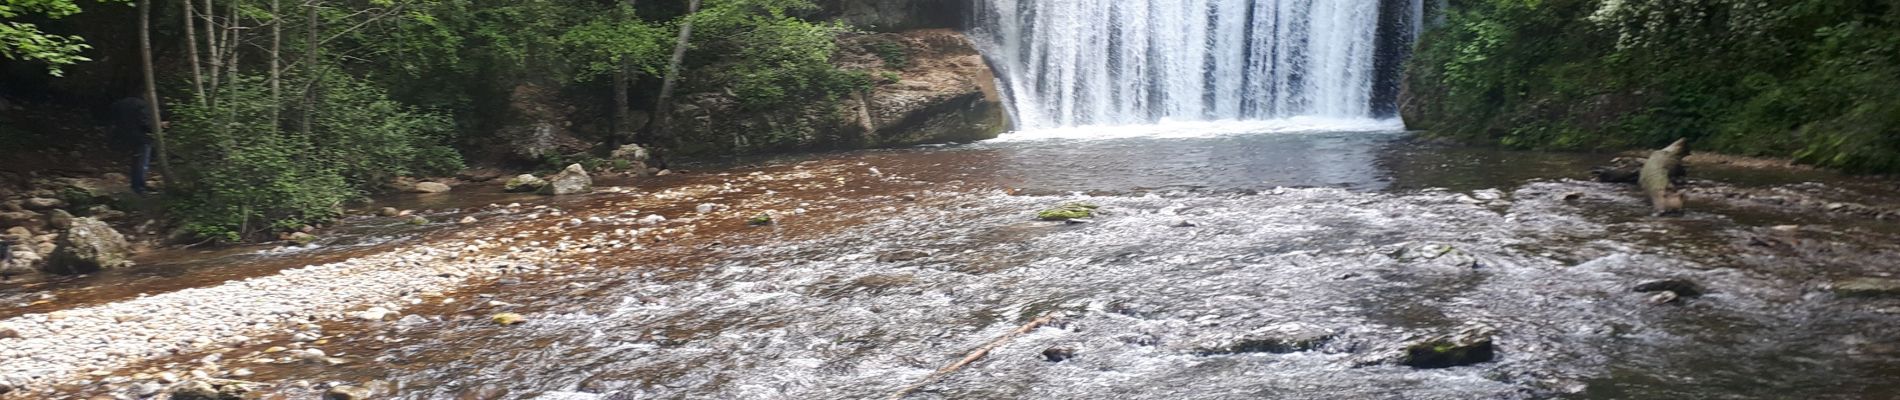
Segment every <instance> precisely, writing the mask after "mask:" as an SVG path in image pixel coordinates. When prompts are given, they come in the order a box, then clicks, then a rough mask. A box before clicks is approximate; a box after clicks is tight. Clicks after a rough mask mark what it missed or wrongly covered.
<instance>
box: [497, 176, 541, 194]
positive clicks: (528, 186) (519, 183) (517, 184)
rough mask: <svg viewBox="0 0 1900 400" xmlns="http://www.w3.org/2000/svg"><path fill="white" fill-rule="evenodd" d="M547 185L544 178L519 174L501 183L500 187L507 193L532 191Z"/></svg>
mask: <svg viewBox="0 0 1900 400" xmlns="http://www.w3.org/2000/svg"><path fill="white" fill-rule="evenodd" d="M547 186H548V181H546V180H542V179H541V178H539V177H536V176H534V175H530V174H521V175H517V176H515V177H514V178H510V179H508V183H504V184H502V186H501V188H502V190H505V191H508V192H509V193H532V192H536V191H540V190H541V188H544V187H547Z"/></svg>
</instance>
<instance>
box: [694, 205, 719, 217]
mask: <svg viewBox="0 0 1900 400" xmlns="http://www.w3.org/2000/svg"><path fill="white" fill-rule="evenodd" d="M693 211H698V212H699V213H700V214H711V213H712V212H713V211H719V205H718V204H712V203H700V205H699V206H698V207H694V208H693Z"/></svg>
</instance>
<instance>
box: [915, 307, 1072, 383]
mask: <svg viewBox="0 0 1900 400" xmlns="http://www.w3.org/2000/svg"><path fill="white" fill-rule="evenodd" d="M1055 318H1056V317H1055V316H1053V315H1044V316H1042V318H1036V319H1035V320H1033V321H1029V323H1027V324H1023V326H1022V327H1019V328H1016V330H1013V331H1010V332H1009V333H1006V334H1003V336H998V337H996V338H995V339H991V340H990V341H989V343H984V344H983V346H982V347H977V348H976V350H971V351H970V353H969V354H968V355H965V356H963V359H961V360H957V362H954V363H951V364H950V365H946V366H944V367H943V368H940V369H937V372H932V373H930V376H926V377H924V379H923V380H919V381H917V383H914V384H911V385H910V386H905V387H904V389H903V390H898V391H897V393H895V394H892V395H891V399H892V400H897V399H902V398H905V397H909V396H910V394H911V393H916V392H917V391H918V390H920V389H923V388H924V386H930V384H933V383H937V381H941V380H943V378H944V377H947V376H950V374H954V373H957V371H958V370H962V369H963V367H967V366H969V365H970V364H971V363H975V362H976V361H977V360H981V359H983V356H987V355H989V354H990V350H996V348H998V347H1003V344H1005V343H1009V341H1010V339H1015V338H1016V337H1017V336H1022V334H1025V333H1029V331H1033V330H1036V328H1038V327H1041V326H1042V325H1043V324H1047V323H1049V321H1054V320H1055Z"/></svg>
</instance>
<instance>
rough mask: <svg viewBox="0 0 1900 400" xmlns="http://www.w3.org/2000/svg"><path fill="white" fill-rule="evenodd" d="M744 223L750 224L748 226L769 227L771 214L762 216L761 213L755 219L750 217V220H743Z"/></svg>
mask: <svg viewBox="0 0 1900 400" xmlns="http://www.w3.org/2000/svg"><path fill="white" fill-rule="evenodd" d="M745 223H746V224H750V225H753V226H764V225H771V224H772V214H763V213H762V214H759V215H758V216H756V217H752V218H748V219H746V220H745Z"/></svg>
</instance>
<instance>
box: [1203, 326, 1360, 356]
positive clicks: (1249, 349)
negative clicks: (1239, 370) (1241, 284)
mask: <svg viewBox="0 0 1900 400" xmlns="http://www.w3.org/2000/svg"><path fill="white" fill-rule="evenodd" d="M1333 337H1334V334H1333V332H1331V331H1328V330H1325V329H1320V328H1318V327H1313V326H1308V325H1302V324H1287V325H1278V326H1271V327H1267V328H1262V329H1260V330H1256V331H1253V332H1249V333H1247V334H1245V335H1242V336H1241V337H1239V338H1238V339H1235V340H1233V341H1230V342H1227V343H1223V344H1218V345H1213V346H1203V347H1202V348H1200V349H1199V350H1197V351H1196V353H1199V354H1200V355H1221V354H1242V353H1272V354H1286V353H1297V352H1302V351H1313V350H1318V349H1320V348H1321V347H1323V346H1325V345H1326V344H1327V343H1330V342H1332V341H1333Z"/></svg>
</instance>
